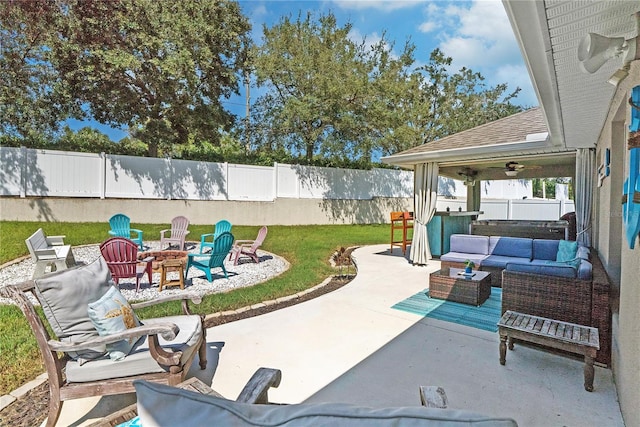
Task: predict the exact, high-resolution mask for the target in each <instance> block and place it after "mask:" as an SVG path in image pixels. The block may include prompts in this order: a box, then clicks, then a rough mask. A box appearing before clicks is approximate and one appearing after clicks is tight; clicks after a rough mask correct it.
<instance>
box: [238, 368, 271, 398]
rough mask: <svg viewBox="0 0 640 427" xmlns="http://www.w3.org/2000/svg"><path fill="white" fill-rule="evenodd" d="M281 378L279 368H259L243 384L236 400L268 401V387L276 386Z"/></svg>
mask: <svg viewBox="0 0 640 427" xmlns="http://www.w3.org/2000/svg"><path fill="white" fill-rule="evenodd" d="M281 379H282V372H281V371H280V369H273V368H259V369H258V370H257V371H256V372H255V373H254V374H253V376H252V377H251V379H250V380H249V382H247V384H246V385H245V386H244V388H243V389H242V391H241V392H240V395H239V396H238V398H237V399H236V401H237V402H243V403H261V404H266V403H269V396H268V392H269V389H270V388H271V387H278V386H279V385H280V380H281Z"/></svg>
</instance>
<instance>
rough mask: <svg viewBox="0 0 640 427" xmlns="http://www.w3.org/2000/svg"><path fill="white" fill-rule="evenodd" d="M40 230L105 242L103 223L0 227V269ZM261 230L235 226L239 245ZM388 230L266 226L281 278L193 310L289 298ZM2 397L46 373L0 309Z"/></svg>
mask: <svg viewBox="0 0 640 427" xmlns="http://www.w3.org/2000/svg"><path fill="white" fill-rule="evenodd" d="M131 226H132V227H134V228H139V229H141V230H143V232H144V237H145V240H159V239H160V238H159V236H160V230H162V229H165V228H167V227H168V224H137V223H134V224H131ZM40 227H41V228H42V229H43V230H44V232H45V234H47V235H65V236H66V238H65V243H67V244H71V245H72V246H77V245H83V244H88V243H99V242H102V241H103V240H105V239H106V238H107V237H109V236H108V233H107V230H108V229H109V226H108V224H107V223H63V222H51V223H39V222H13V221H11V222H10V221H0V264H3V263H5V262H8V261H10V260H13V259H15V258H18V257H21V256H24V255H27V254H28V252H27V247H26V246H25V243H24V240H25V239H26V238H27V237H29V236H30V235H31V234H32V233H33V232H34V231H35V230H37V229H38V228H40ZM258 229H259V227H249V226H234V227H233V234H234V236H235V237H236V238H237V239H253V238H255V236H256V234H257V232H258ZM189 230H190V233H189V236H190V237H191V239H192V240H198V238H199V236H200V234H204V233H211V232H212V231H213V230H212V225H193V224H192V225H190V226H189ZM388 238H389V225H387V224H376V225H307V226H269V234H268V236H267V239H266V240H265V242H264V244H263V245H262V249H264V250H266V251H269V252H272V253H274V254H277V255H279V256H281V257H283V258H285V259H286V260H287V261H289V263H291V268H290V269H289V270H287V271H286V272H285V273H283V274H282V275H280V276H278V277H276V278H273V279H271V280H269V281H267V282H265V283H261V284H260V285H258V286H254V287H251V288H242V289H237V290H234V291H230V292H226V293H221V294H214V295H209V296H207V297H205V298H204V299H203V301H202V304H200V305H198V306H194V311H195V312H197V313H201V314H209V313H215V312H218V311H222V310H231V309H235V308H239V307H244V306H246V305H248V304H254V303H258V302H261V301H265V300H270V299H275V298H278V297H282V296H286V295H291V294H294V293H297V292H300V291H302V290H305V289H308V288H310V287H312V286H315V285H317V284H318V283H320V282H322V281H323V280H324V279H325V278H326V277H328V276H329V275H331V274H334V270H333V269H332V268H331V266H330V265H329V257H330V256H331V254H332V253H333V252H334V251H335V250H336V249H338V248H340V247H341V246H343V247H348V246H357V245H370V244H380V243H387V242H388ZM179 311H180V305H179V304H178V303H168V304H164V305H160V306H157V307H152V308H149V309H146V310H144V311H141V312H140V313H139V315H140V317H141V318H145V317H152V316H162V315H168V314H178V313H179ZM0 319H2V321H1V322H0V395H3V394H6V393H8V392H9V391H11V390H13V389H15V388H16V387H18V386H20V385H22V384H23V383H24V382H26V381H29V380H31V379H33V378H35V377H36V376H37V375H39V374H40V373H42V372H43V371H44V368H43V365H42V362H41V360H40V353H39V351H38V348H37V345H36V342H35V339H34V338H33V335H32V334H31V330H30V328H29V326H28V325H27V323H26V321H25V319H24V317H23V315H22V313H21V312H20V310H19V309H18V308H17V307H15V306H7V305H1V304H0Z"/></svg>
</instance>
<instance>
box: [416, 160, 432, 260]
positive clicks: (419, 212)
mask: <svg viewBox="0 0 640 427" xmlns="http://www.w3.org/2000/svg"><path fill="white" fill-rule="evenodd" d="M437 197H438V164H437V163H421V164H418V165H416V167H415V171H414V192H413V206H414V213H413V240H412V241H411V253H410V254H409V258H410V259H411V261H412V262H413V263H414V264H419V265H426V264H427V260H429V259H431V250H430V249H429V239H428V236H427V224H428V223H429V221H431V218H433V214H434V213H435V211H436V199H437Z"/></svg>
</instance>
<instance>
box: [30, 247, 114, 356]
mask: <svg viewBox="0 0 640 427" xmlns="http://www.w3.org/2000/svg"><path fill="white" fill-rule="evenodd" d="M112 283H113V282H112V280H111V273H109V268H108V267H107V264H106V262H105V261H104V259H103V258H102V257H99V258H98V259H97V260H95V261H94V262H92V263H91V264H88V265H84V266H80V267H76V268H69V269H66V270H62V271H61V272H59V273H54V274H51V275H47V276H44V277H42V278H40V279H37V280H35V291H36V294H37V296H38V300H39V301H40V303H41V305H42V309H43V311H44V315H45V317H46V318H47V321H48V322H49V324H50V325H51V328H52V329H53V332H54V333H55V334H56V336H57V337H58V339H59V340H60V341H65V342H84V341H87V340H88V339H90V338H96V337H98V336H99V334H98V331H97V330H96V328H95V327H94V326H93V323H92V322H91V319H90V318H89V314H88V313H87V307H88V305H89V303H90V302H93V301H96V300H98V299H100V298H101V297H102V296H103V295H104V294H105V293H106V292H107V291H108V290H109V287H110V286H111V285H112ZM105 351H106V348H105V346H104V345H101V346H97V347H96V348H95V349H92V350H83V351H81V352H68V355H69V356H70V357H71V358H73V359H80V360H91V359H95V358H98V357H102V356H103V355H104V354H105Z"/></svg>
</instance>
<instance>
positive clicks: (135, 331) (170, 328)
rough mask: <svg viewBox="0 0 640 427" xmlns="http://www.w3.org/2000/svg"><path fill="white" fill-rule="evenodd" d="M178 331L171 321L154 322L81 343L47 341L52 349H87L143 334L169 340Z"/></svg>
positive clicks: (173, 337)
mask: <svg viewBox="0 0 640 427" xmlns="http://www.w3.org/2000/svg"><path fill="white" fill-rule="evenodd" d="M178 332H180V328H178V326H177V325H175V324H173V323H170V322H166V323H154V324H152V325H141V326H137V327H135V328H130V329H127V330H126V331H122V332H116V333H115V334H110V335H105V336H101V337H96V338H92V339H90V340H87V341H84V342H81V343H77V342H76V343H73V342H63V341H58V340H49V341H48V342H47V343H48V345H49V348H51V349H52V350H55V351H64V352H69V351H78V350H88V349H91V348H95V347H97V346H100V345H104V344H111V343H114V342H118V341H122V340H124V339H128V338H137V337H141V336H144V335H158V334H160V335H161V336H162V338H164V339H165V340H167V341H171V340H173V339H175V337H176V335H178Z"/></svg>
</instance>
